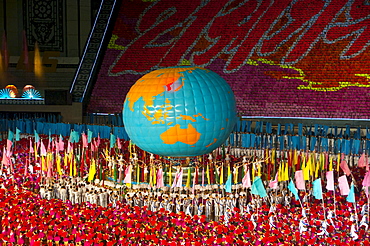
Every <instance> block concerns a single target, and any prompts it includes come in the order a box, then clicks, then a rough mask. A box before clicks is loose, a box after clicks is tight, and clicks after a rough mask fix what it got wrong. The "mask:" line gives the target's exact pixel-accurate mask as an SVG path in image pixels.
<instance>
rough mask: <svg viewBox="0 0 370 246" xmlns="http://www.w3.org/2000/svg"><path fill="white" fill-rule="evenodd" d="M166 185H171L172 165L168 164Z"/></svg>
mask: <svg viewBox="0 0 370 246" xmlns="http://www.w3.org/2000/svg"><path fill="white" fill-rule="evenodd" d="M168 185H169V186H171V185H172V166H170V170H169V171H168Z"/></svg>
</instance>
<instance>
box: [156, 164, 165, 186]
mask: <svg viewBox="0 0 370 246" xmlns="http://www.w3.org/2000/svg"><path fill="white" fill-rule="evenodd" d="M163 186H164V182H163V170H162V168H160V169H158V171H157V188H161V187H163Z"/></svg>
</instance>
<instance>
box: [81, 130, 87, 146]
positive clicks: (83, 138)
mask: <svg viewBox="0 0 370 246" xmlns="http://www.w3.org/2000/svg"><path fill="white" fill-rule="evenodd" d="M87 147H88V144H87V136H86V134H85V133H82V148H87Z"/></svg>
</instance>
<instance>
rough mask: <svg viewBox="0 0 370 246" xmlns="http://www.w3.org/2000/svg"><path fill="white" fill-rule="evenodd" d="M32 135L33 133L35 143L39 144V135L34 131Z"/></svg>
mask: <svg viewBox="0 0 370 246" xmlns="http://www.w3.org/2000/svg"><path fill="white" fill-rule="evenodd" d="M34 133H35V143H38V142H40V137H39V134H38V133H37V132H36V130H34Z"/></svg>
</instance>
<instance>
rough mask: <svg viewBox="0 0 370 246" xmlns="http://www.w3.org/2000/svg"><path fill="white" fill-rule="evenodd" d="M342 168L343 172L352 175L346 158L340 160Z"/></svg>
mask: <svg viewBox="0 0 370 246" xmlns="http://www.w3.org/2000/svg"><path fill="white" fill-rule="evenodd" d="M340 168H342V170H343V172H344V173H345V174H346V175H347V176H348V175H351V170H349V167H348V165H347V162H346V161H345V160H342V161H341V162H340Z"/></svg>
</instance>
